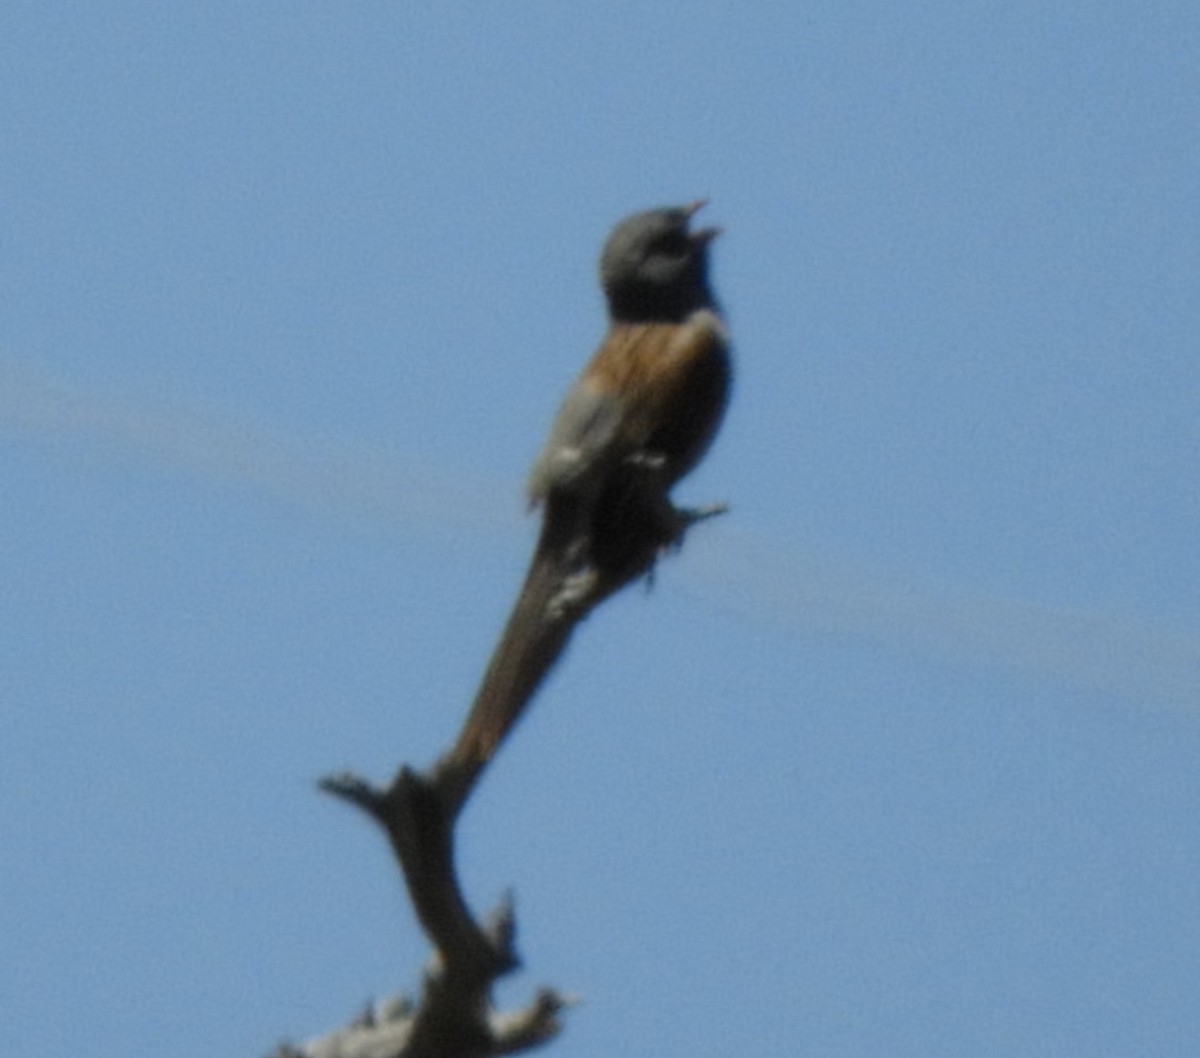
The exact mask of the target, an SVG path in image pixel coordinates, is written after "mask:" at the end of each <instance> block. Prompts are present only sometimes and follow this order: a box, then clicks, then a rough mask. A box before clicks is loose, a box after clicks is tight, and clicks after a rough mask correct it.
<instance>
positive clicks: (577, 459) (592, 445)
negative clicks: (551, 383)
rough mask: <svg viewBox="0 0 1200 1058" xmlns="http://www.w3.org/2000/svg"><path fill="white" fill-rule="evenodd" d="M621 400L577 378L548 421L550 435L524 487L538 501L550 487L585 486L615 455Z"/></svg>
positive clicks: (545, 494) (533, 499) (531, 499)
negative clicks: (614, 443)
mask: <svg viewBox="0 0 1200 1058" xmlns="http://www.w3.org/2000/svg"><path fill="white" fill-rule="evenodd" d="M621 417H622V416H621V404H620V402H619V401H617V400H615V399H614V398H613V397H612V396H611V395H609V394H605V393H599V392H597V391H596V390H594V389H592V388H591V387H590V386H588V385H587V383H586V382H583V381H579V382H576V383H575V384H574V385H573V386H572V387H571V389H570V390H569V391H568V392H567V395H566V397H564V398H563V402H562V404H561V405H560V406H559V409H558V413H557V414H556V415H555V416H554V421H553V423H551V425H550V436H549V437H547V438H546V443H545V444H544V445H543V446H542V450H541V452H540V453H539V454H538V457H537V459H535V460H534V461H533V467H532V468H531V469H530V471H529V480H528V484H527V490H528V493H529V499H530V501H531V502H533V503H540V502H541V501H542V500H544V499H545V498H546V496H547V495H549V493H550V491H551V490H552V489H564V488H583V487H586V482H587V479H588V477H589V476H590V475H591V474H592V473H593V472H595V471H597V470H599V469H601V468H602V467H604V466H607V465H608V464H609V463H610V461H611V460H612V459H613V458H615V456H616V453H615V452H614V450H613V449H614V445H613V442H614V440H615V439H616V437H617V434H618V432H619V431H620V427H621Z"/></svg>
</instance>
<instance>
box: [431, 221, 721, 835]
mask: <svg viewBox="0 0 1200 1058" xmlns="http://www.w3.org/2000/svg"><path fill="white" fill-rule="evenodd" d="M703 205H704V202H703V200H700V201H696V202H691V203H689V204H687V205H685V206H673V207H666V208H661V209H651V210H647V211H645V212H643V213H635V214H634V215H633V216H630V217H627V218H625V220H623V221H621V222H620V223H619V224H618V225H617V226H616V227H615V228H614V229H613V230H612V233H611V234H610V235H609V236H608V239H607V241H606V242H605V244H604V249H603V251H602V252H601V255H600V283H601V286H602V287H603V289H604V296H605V298H606V300H607V302H608V330H607V332H606V334H605V336H604V338H603V339H602V341H601V342H600V346H599V348H598V349H597V350H596V352H595V353H594V354H593V356H592V358H591V360H589V361H588V363H587V365H586V366H585V367H584V369H583V372H582V374H580V376H579V377H578V379H576V381H575V383H574V384H573V385H572V386H571V388H570V389H569V390H568V391H567V395H566V397H565V398H564V399H563V402H562V404H561V406H560V407H559V410H558V413H557V415H556V416H555V418H554V421H553V423H552V425H551V427H550V435H549V437H548V438H547V440H546V443H545V444H544V445H543V447H542V450H541V452H540V454H539V455H538V457H537V459H536V460H535V461H534V464H533V468H532V470H531V471H530V474H529V481H528V493H529V498H530V501H531V503H532V504H533V505H535V506H541V507H542V511H543V514H542V531H541V534H540V536H539V538H538V543H537V547H536V549H535V550H534V554H533V559H532V560H531V562H530V564H529V570H528V572H527V573H526V575H525V581H524V583H523V585H522V587H521V591H520V593H519V594H518V596H517V601H516V603H515V604H514V605H513V609H512V612H511V613H510V615H509V618H508V622H507V624H506V625H505V628H504V632H503V633H502V634H501V636H500V641H499V643H498V644H497V646H496V649H495V650H494V651H493V653H492V658H491V661H490V662H489V664H488V668H487V671H486V672H485V673H484V677H483V682H482V683H481V685H480V687H479V691H478V693H477V694H476V697H475V701H474V703H473V704H472V707H471V710H470V712H469V713H468V715H467V719H466V721H465V723H464V724H463V727H462V729H461V731H460V732H459V735H458V738H457V740H456V741H455V743H454V745H453V746H452V747H451V748H450V750H449V751H448V753H447V754H445V755H444V756H443V758H442V759H441V761H440V762H439V764H438V768H437V774H438V784H439V787H440V788H441V789H442V791H443V797H444V799H445V803H446V804H447V806H448V810H449V811H450V812H451V813H453V812H456V811H457V810H458V808H459V807H460V806H461V804H462V802H463V800H464V799H465V797H466V796H467V793H468V791H469V790H470V789H471V788H472V786H473V785H474V783H475V780H476V778H477V777H478V775H479V774H480V772H481V771H482V769H483V768H484V767H485V766H486V764H487V762H488V761H489V760H490V759H491V757H492V755H493V754H494V753H495V751H496V749H497V748H498V746H499V745H500V742H501V741H502V740H503V739H504V737H505V736H506V735H507V734H508V732H509V731H510V730H511V729H512V726H513V724H515V723H516V721H517V719H518V717H519V716H520V715H521V713H522V712H523V711H524V709H525V707H526V706H527V705H528V703H529V701H530V700H531V699H532V697H533V695H534V693H535V692H536V691H537V688H538V686H539V685H540V683H541V681H542V680H543V679H544V678H545V675H546V673H547V672H549V670H550V668H551V666H552V665H553V664H554V662H555V661H556V660H557V659H558V657H559V656H560V655H561V653H562V651H563V649H564V647H565V646H566V643H567V640H568V639H569V637H570V634H571V631H572V629H573V628H574V627H575V625H576V623H577V622H578V621H579V620H580V619H581V618H582V617H583V616H584V615H585V614H586V613H587V612H588V611H589V610H590V609H591V608H592V607H594V606H595V605H596V604H597V603H598V602H600V601H601V600H602V599H603V598H605V597H607V595H609V594H611V593H612V592H614V591H616V590H618V589H619V588H621V587H622V586H623V585H625V584H627V583H629V582H630V581H631V580H633V579H636V578H637V577H638V576H641V575H644V574H646V573H648V572H649V571H651V570H652V569H653V565H654V560H655V558H656V556H657V555H658V553H659V552H660V551H662V549H663V548H665V547H668V546H670V545H672V544H675V543H677V542H678V541H679V540H680V539H681V537H682V534H683V531H684V530H685V529H686V527H687V526H688V525H689V524H690V523H691V522H693V521H695V520H696V519H697V518H698V517H702V516H704V514H706V513H710V512H689V511H680V510H677V509H676V508H675V507H674V506H673V505H672V504H671V502H670V498H669V492H670V489H671V487H672V486H673V485H674V484H675V482H677V481H678V480H679V479H680V478H681V477H683V475H684V474H686V473H687V472H688V471H689V470H691V469H692V467H694V466H695V465H696V463H697V462H698V461H699V460H700V458H701V456H703V455H704V452H705V451H706V450H707V448H708V446H709V444H710V442H711V441H712V438H713V435H714V434H715V432H716V430H717V427H718V426H719V425H720V421H721V418H722V416H723V414H724V411H725V404H726V401H727V399H728V396H729V387H730V377H731V369H730V357H729V346H728V337H727V335H726V332H725V327H724V325H723V324H722V322H721V320H720V317H719V316H718V313H717V306H716V302H715V301H714V299H713V295H712V291H711V289H710V288H709V284H708V247H709V243H710V242H711V241H712V239H713V238H714V237H715V236H716V235H717V234H718V231H717V229H716V228H701V229H699V230H696V231H692V230H690V228H689V225H690V222H691V220H692V217H693V215H694V214H695V213H696V211H697V210H698V209H700V207H701V206H703Z"/></svg>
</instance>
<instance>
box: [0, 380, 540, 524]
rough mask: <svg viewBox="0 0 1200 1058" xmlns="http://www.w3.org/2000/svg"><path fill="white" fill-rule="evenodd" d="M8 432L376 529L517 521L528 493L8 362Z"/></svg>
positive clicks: (4, 383) (0, 402) (4, 384)
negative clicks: (154, 401)
mask: <svg viewBox="0 0 1200 1058" xmlns="http://www.w3.org/2000/svg"><path fill="white" fill-rule="evenodd" d="M0 431H3V432H5V433H8V434H9V435H10V436H11V435H16V436H20V437H24V438H26V439H27V440H31V441H34V442H37V443H41V444H59V445H63V446H69V447H70V448H71V449H72V450H74V451H75V452H77V453H82V454H85V455H86V457H87V458H88V459H89V460H100V461H104V460H115V459H121V460H127V459H129V458H131V457H132V458H134V459H136V460H138V461H140V462H143V463H145V464H148V465H151V466H154V467H156V468H158V469H160V470H165V471H168V472H173V473H179V474H184V475H189V476H191V477H194V478H198V479H202V480H204V481H207V482H208V483H210V484H213V485H217V486H232V487H237V488H244V489H250V490H252V491H255V492H258V493H261V494H264V495H267V496H270V497H272V498H274V499H277V500H280V501H283V502H285V503H289V504H294V505H298V506H301V507H304V508H306V509H308V510H310V511H313V512H315V513H318V514H322V515H325V516H330V517H335V518H339V519H345V518H347V517H349V518H353V519H356V520H359V521H361V522H365V523H370V524H371V525H373V526H376V527H382V528H385V529H386V528H388V527H396V528H405V527H412V526H414V525H435V526H436V525H456V526H462V527H467V528H475V529H481V530H482V529H486V530H494V529H498V528H503V527H505V526H508V525H511V524H513V518H512V512H513V511H514V510H517V509H519V498H518V497H516V496H514V495H512V494H509V493H505V492H504V490H502V489H500V488H498V487H497V485H496V483H495V482H492V481H490V480H471V479H470V476H469V475H467V474H465V473H456V474H447V473H444V472H439V471H442V470H443V468H440V467H439V468H436V469H435V470H432V471H431V470H430V469H429V467H428V464H427V463H426V462H422V461H420V460H418V459H416V458H414V459H412V460H404V459H402V458H398V457H396V456H391V455H386V454H384V453H381V452H379V451H376V450H371V449H369V448H366V447H352V446H330V445H321V444H318V443H314V442H312V441H307V440H304V439H302V438H297V437H289V436H287V435H285V434H283V433H281V432H278V431H272V430H271V429H269V428H266V427H263V426H259V425H253V424H250V423H245V422H238V421H236V420H234V419H231V418H229V417H222V416H220V415H215V414H205V413H202V412H199V411H197V410H196V409H194V408H187V407H184V406H166V405H153V404H150V403H147V402H141V403H139V402H137V401H133V400H129V399H127V398H123V397H119V396H115V395H112V394H107V393H103V392H101V391H98V390H93V389H89V388H85V387H81V386H76V385H71V384H69V383H66V382H64V381H62V380H60V379H56V378H53V377H52V376H50V375H48V374H46V373H44V372H41V371H38V370H37V369H34V368H32V367H29V366H27V365H15V364H12V363H2V362H0Z"/></svg>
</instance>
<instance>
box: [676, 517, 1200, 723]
mask: <svg viewBox="0 0 1200 1058" xmlns="http://www.w3.org/2000/svg"><path fill="white" fill-rule="evenodd" d="M688 552H689V555H688V557H689V560H690V566H691V568H692V569H693V576H694V578H695V581H696V582H697V583H698V584H699V585H700V586H701V589H702V590H703V591H704V593H705V594H706V595H708V596H710V597H713V598H720V599H721V600H722V602H723V603H725V604H727V605H731V606H733V607H735V608H737V609H738V610H739V611H741V612H743V613H746V614H747V616H750V617H752V618H753V617H760V618H765V619H767V620H769V621H770V622H771V623H772V624H783V625H786V626H791V627H794V628H797V629H800V630H804V631H809V632H824V633H832V634H836V635H846V636H852V637H859V638H866V639H871V640H874V641H876V642H880V643H884V644H886V645H888V646H891V647H897V646H899V647H903V648H907V649H917V650H922V651H926V652H929V653H931V654H934V655H937V656H940V657H944V658H948V659H952V660H955V661H959V662H968V663H972V664H984V665H988V666H992V667H996V668H1000V669H1006V670H1010V671H1014V670H1015V671H1019V672H1025V673H1030V674H1034V675H1038V676H1042V677H1048V678H1050V679H1053V680H1055V681H1059V682H1062V683H1067V684H1072V685H1075V686H1079V687H1085V688H1089V689H1091V690H1095V691H1100V692H1103V693H1105V694H1109V695H1112V696H1114V697H1116V698H1117V699H1119V700H1121V701H1123V702H1125V703H1127V704H1131V705H1139V706H1142V707H1149V708H1171V709H1186V710H1196V709H1200V634H1196V633H1190V632H1181V631H1178V630H1175V629H1171V628H1164V627H1161V626H1157V625H1155V624H1153V623H1152V622H1149V621H1138V620H1133V619H1129V618H1125V617H1122V616H1119V615H1113V614H1104V613H1099V612H1093V611H1088V610H1083V609H1078V608H1072V607H1067V606H1050V605H1042V604H1038V603H1032V602H1026V601H1022V600H1020V599H1012V598H1004V597H1001V596H995V595H987V594H981V593H972V592H966V591H961V590H955V589H953V588H941V587H937V586H934V585H932V584H921V583H918V582H912V581H910V582H904V581H901V580H898V579H897V578H896V577H894V575H890V574H887V573H885V572H881V571H875V570H870V569H868V568H867V567H865V566H859V565H856V564H854V563H846V562H838V561H836V560H833V559H831V558H830V557H829V556H827V555H822V554H819V553H815V552H811V551H806V550H805V549H803V548H801V547H789V546H786V545H782V544H780V543H779V542H778V541H777V540H774V539H771V538H768V537H765V536H762V535H758V534H755V533H754V532H752V531H749V530H745V529H739V528H736V527H725V528H723V529H722V530H721V531H720V532H719V533H713V534H712V535H710V536H709V537H708V538H707V539H706V538H705V534H703V533H696V534H693V537H692V538H691V539H689V541H688Z"/></svg>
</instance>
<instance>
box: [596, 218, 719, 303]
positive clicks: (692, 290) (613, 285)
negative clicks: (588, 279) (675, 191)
mask: <svg viewBox="0 0 1200 1058" xmlns="http://www.w3.org/2000/svg"><path fill="white" fill-rule="evenodd" d="M703 205H704V199H699V200H698V201H696V202H689V203H688V204H687V205H686V206H667V207H663V208H662V209H648V210H646V211H645V212H644V213H634V214H633V215H632V216H630V217H626V218H625V219H624V220H623V221H621V222H620V223H619V224H618V225H617V226H616V227H615V228H613V230H612V232H611V234H610V235H609V236H608V239H607V240H606V241H605V243H604V249H603V250H602V251H601V253H600V283H601V285H602V286H603V287H604V295H605V297H606V298H607V299H608V311H609V315H610V316H611V317H612V318H613V320H615V321H618V322H621V323H656V322H658V323H669V322H678V321H679V320H682V319H685V318H686V317H687V316H688V315H689V314H690V313H691V312H694V311H695V310H696V309H699V308H706V307H710V306H712V305H713V297H712V292H711V291H710V290H709V289H708V244H709V242H710V241H711V240H712V239H713V237H714V236H716V235H717V234H718V231H719V229H717V228H702V229H700V230H698V231H689V230H688V222H689V221H690V220H691V219H692V216H693V214H695V212H696V211H697V210H698V209H699V208H700V207H701V206H703Z"/></svg>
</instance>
